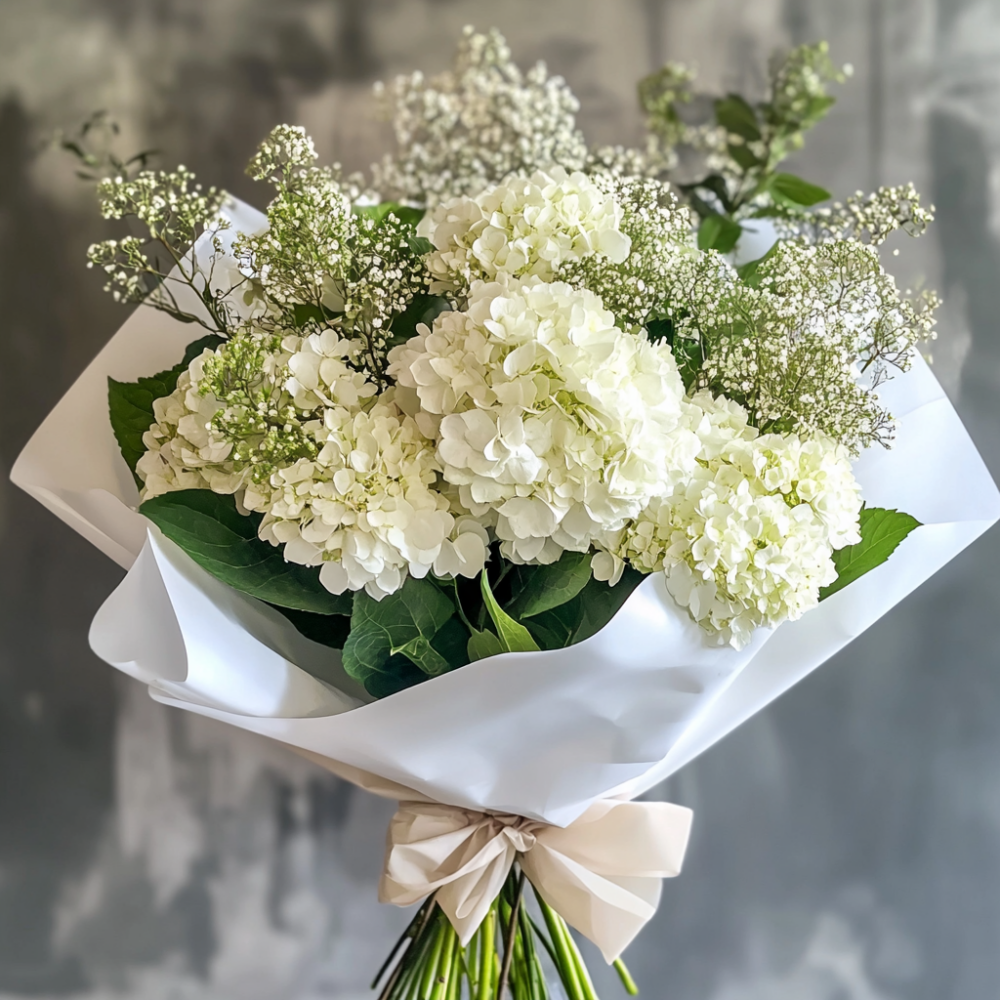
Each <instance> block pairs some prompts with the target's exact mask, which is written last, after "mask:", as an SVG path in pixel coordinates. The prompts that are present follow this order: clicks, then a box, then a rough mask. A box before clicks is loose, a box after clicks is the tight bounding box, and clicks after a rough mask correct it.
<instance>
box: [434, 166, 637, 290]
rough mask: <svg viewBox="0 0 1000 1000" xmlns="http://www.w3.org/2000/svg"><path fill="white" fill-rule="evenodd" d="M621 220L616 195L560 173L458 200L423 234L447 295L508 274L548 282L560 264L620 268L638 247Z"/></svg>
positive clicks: (514, 180)
mask: <svg viewBox="0 0 1000 1000" xmlns="http://www.w3.org/2000/svg"><path fill="white" fill-rule="evenodd" d="M621 219H622V210H621V207H620V206H619V205H618V204H617V202H616V201H615V199H614V196H613V195H612V194H611V193H609V192H608V191H605V190H603V189H602V188H601V187H599V186H598V185H597V184H595V183H594V181H593V180H591V178H589V177H587V176H586V174H583V173H580V172H575V173H572V174H567V173H566V171H565V170H564V169H562V168H561V167H553V168H551V170H550V171H549V172H548V173H546V172H544V171H541V170H539V171H536V172H535V173H533V174H532V175H531V176H530V177H523V176H517V175H514V176H511V177H508V178H507V179H506V180H504V181H502V182H501V183H499V184H497V185H495V186H493V187H491V188H488V189H487V190H486V191H484V192H483V193H481V194H479V195H477V196H476V197H459V198H453V199H452V200H451V201H447V202H445V203H444V204H442V205H439V206H438V207H437V208H435V209H433V210H432V211H430V212H428V214H427V215H426V216H424V218H423V219H422V220H421V222H420V227H419V229H418V232H419V233H420V234H421V235H424V236H426V237H427V238H428V239H430V241H431V243H432V244H433V245H434V248H435V249H434V251H433V252H432V253H430V254H428V256H427V259H426V263H427V269H428V270H429V271H430V273H431V274H432V275H433V277H434V279H435V284H434V285H433V286H432V287H433V288H435V289H436V290H438V291H447V290H450V289H453V288H456V287H465V286H467V285H469V284H471V283H472V281H474V280H476V279H477V278H479V279H484V280H487V281H489V280H492V279H494V278H496V277H497V276H498V275H501V274H506V275H510V276H512V277H518V278H520V277H526V276H528V275H536V276H538V277H540V278H543V279H545V280H547V281H548V280H551V279H552V278H553V277H554V276H555V272H556V270H557V269H558V268H559V265H560V264H563V263H566V262H568V261H574V260H580V259H581V258H583V257H588V256H590V255H592V254H603V255H604V256H605V257H607V258H608V259H609V260H610V261H612V262H613V263H616V264H620V263H621V262H622V261H623V260H625V258H626V257H627V256H628V253H629V248H630V246H631V242H630V240H629V238H628V236H626V235H625V234H624V233H622V231H621V228H620V226H621Z"/></svg>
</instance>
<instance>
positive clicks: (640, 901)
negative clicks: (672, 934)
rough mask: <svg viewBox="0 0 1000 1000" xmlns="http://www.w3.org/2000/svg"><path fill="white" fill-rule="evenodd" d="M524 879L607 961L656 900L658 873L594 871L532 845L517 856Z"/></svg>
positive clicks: (648, 914)
mask: <svg viewBox="0 0 1000 1000" xmlns="http://www.w3.org/2000/svg"><path fill="white" fill-rule="evenodd" d="M521 867H522V868H523V869H524V873H525V875H527V877H528V881H530V882H531V884H532V885H533V886H534V887H535V889H536V891H537V892H538V894H539V895H540V896H541V897H542V899H544V900H545V902H546V903H547V904H548V905H549V906H550V907H552V909H553V910H555V911H556V913H558V914H559V915H560V916H561V917H562V918H563V919H564V920H565V921H566V923H568V924H569V925H570V926H571V927H574V928H576V930H578V931H579V932H580V933H581V934H582V935H583V936H584V937H586V938H587V939H589V940H590V941H593V942H594V944H595V945H597V947H598V948H599V949H600V951H601V954H602V955H603V956H604V960H605V961H606V962H607V963H608V964H609V965H610V964H611V963H612V962H613V961H614V960H615V959H616V958H618V956H619V955H621V953H622V952H623V951H624V950H625V949H626V948H627V947H628V946H629V945H630V944H631V943H632V941H633V940H634V939H635V937H636V935H637V934H638V933H639V931H641V930H642V928H643V927H645V926H646V924H647V923H648V922H649V920H650V919H651V918H652V916H653V914H654V913H656V908H657V906H658V905H659V902H660V893H661V891H662V888H663V883H662V880H661V879H660V878H656V877H644V876H614V877H609V876H605V875H598V874H596V873H595V872H593V871H591V870H590V869H589V868H586V867H585V866H584V865H581V864H580V863H579V862H576V861H574V860H573V859H572V858H568V857H566V856H565V855H563V854H559V853H558V852H556V851H552V850H549V849H548V848H546V847H544V846H542V845H537V846H536V847H535V849H534V850H533V851H531V852H530V853H529V854H526V855H525V856H524V857H523V858H521Z"/></svg>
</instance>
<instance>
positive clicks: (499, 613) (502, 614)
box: [479, 569, 538, 653]
mask: <svg viewBox="0 0 1000 1000" xmlns="http://www.w3.org/2000/svg"><path fill="white" fill-rule="evenodd" d="M479 584H480V586H481V588H482V591H483V601H484V602H485V604H486V610H487V611H488V612H489V614H490V618H492V619H493V624H494V625H495V626H496V630H497V634H498V635H499V638H500V642H501V643H502V644H503V648H504V649H505V650H507V651H508V652H511V653H528V652H533V651H537V650H538V643H536V642H535V640H534V639H532V638H531V633H530V632H529V631H528V630H527V629H526V628H525V627H524V626H523V625H522V624H521V623H520V622H517V621H514V619H513V618H511V616H510V615H509V614H507V612H506V611H504V609H503V608H501V607H500V605H499V604H497V599H496V598H495V597H494V596H493V591H492V590H491V589H490V581H489V580H488V579H487V577H486V570H485V569H484V570H483V571H482V573H481V574H480V576H479Z"/></svg>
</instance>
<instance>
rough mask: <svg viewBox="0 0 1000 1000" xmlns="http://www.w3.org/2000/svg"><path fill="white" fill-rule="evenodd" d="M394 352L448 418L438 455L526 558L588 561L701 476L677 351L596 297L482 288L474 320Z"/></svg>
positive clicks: (549, 288) (427, 333)
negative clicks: (653, 503)
mask: <svg viewBox="0 0 1000 1000" xmlns="http://www.w3.org/2000/svg"><path fill="white" fill-rule="evenodd" d="M418 331H419V332H418V335H417V336H416V337H414V338H413V339H412V340H410V341H409V342H408V343H406V344H404V345H402V346H400V347H397V348H395V349H394V350H393V352H392V353H391V354H390V362H391V363H390V368H389V372H390V374H391V375H393V376H394V377H395V378H396V379H397V380H398V382H399V384H400V385H402V386H405V387H409V388H411V389H414V390H415V391H416V393H417V395H418V397H419V399H420V403H421V406H422V408H423V410H424V411H426V412H427V413H429V414H432V415H434V416H435V417H437V418H439V419H440V423H439V425H438V430H437V455H438V459H439V461H440V463H441V467H442V470H443V474H444V478H445V479H446V480H447V481H448V482H449V483H452V484H453V485H456V486H458V488H459V495H460V497H461V502H462V503H463V505H465V506H466V507H467V508H468V509H469V510H470V511H471V512H472V513H473V514H477V515H478V514H484V513H486V512H487V511H488V510H489V509H490V508H493V510H494V511H495V513H496V518H497V520H496V527H495V531H496V534H497V536H498V537H499V538H500V539H501V540H502V542H503V545H502V548H501V551H502V552H503V554H504V555H505V556H507V557H508V558H510V559H511V560H513V561H515V562H529V561H541V562H550V561H552V560H554V559H556V558H558V556H559V554H560V553H561V552H562V551H563V550H567V549H568V550H571V551H576V552H585V551H587V550H588V548H589V547H590V545H591V544H592V543H593V541H594V540H595V539H597V538H602V537H604V536H605V535H606V534H607V533H608V532H614V531H616V530H618V529H620V528H621V527H622V525H623V524H624V523H625V521H626V520H627V519H629V518H631V517H635V516H636V515H637V514H638V513H639V511H640V510H641V509H642V508H644V507H645V506H646V505H647V504H648V503H649V501H650V499H651V498H652V497H654V496H657V495H660V494H662V493H664V492H669V490H670V489H671V488H672V487H673V486H674V485H675V484H676V483H677V482H679V481H681V480H682V479H683V478H685V477H686V476H687V475H688V474H689V473H690V471H691V469H692V468H693V465H694V458H695V454H696V452H697V450H698V440H697V438H696V436H695V435H694V433H693V432H692V431H691V430H690V429H689V428H688V427H687V425H686V418H685V411H684V406H683V402H682V401H683V396H684V387H683V385H682V384H681V380H680V376H679V375H678V372H677V366H676V364H675V363H674V359H673V355H672V354H671V352H670V349H669V347H667V346H666V345H655V344H652V343H650V342H649V341H648V340H647V339H646V337H645V336H644V335H643V334H640V335H635V334H631V333H625V332H623V331H622V330H620V329H619V328H618V327H617V326H615V322H614V318H613V317H612V316H611V314H610V313H609V312H607V310H606V309H604V307H603V305H602V303H601V300H600V298H599V297H598V296H597V295H595V294H594V293H593V292H590V291H586V290H578V289H574V288H571V287H570V286H568V285H566V284H562V283H558V282H556V283H547V282H544V281H541V280H539V279H538V278H532V279H530V280H528V281H526V282H523V283H519V282H514V281H511V282H509V283H508V284H505V285H501V284H498V283H495V282H492V283H486V282H477V283H476V284H474V285H473V286H472V288H471V290H470V297H469V302H468V307H467V309H466V310H465V311H462V312H446V313H442V314H441V315H440V316H438V318H437V319H436V320H435V322H434V326H433V328H432V329H431V328H428V327H426V326H422V327H419V328H418Z"/></svg>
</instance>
